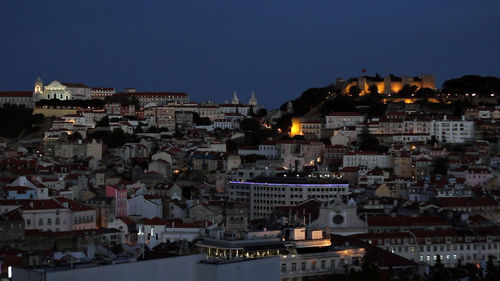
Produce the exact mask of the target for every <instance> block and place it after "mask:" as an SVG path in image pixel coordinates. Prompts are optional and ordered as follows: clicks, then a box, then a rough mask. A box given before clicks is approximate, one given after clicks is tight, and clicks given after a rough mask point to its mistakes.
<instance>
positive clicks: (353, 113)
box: [327, 112, 363, 116]
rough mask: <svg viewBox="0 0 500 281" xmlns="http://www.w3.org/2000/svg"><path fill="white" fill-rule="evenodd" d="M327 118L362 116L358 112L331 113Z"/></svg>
mask: <svg viewBox="0 0 500 281" xmlns="http://www.w3.org/2000/svg"><path fill="white" fill-rule="evenodd" d="M327 116H363V114H361V113H359V112H333V113H330V114H328V115H327Z"/></svg>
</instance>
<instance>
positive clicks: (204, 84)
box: [0, 0, 500, 108]
mask: <svg viewBox="0 0 500 281" xmlns="http://www.w3.org/2000/svg"><path fill="white" fill-rule="evenodd" d="M499 11H500V1H498V0H494V1H488V0H481V1H461V0H460V1H457V0H451V1H441V0H440V1H436V0H429V1H427V0H419V1H401V0H384V1H382V0H379V1H375V0H370V1H368V0H367V1H359V0H356V1H331V0H330V1H325V0H323V1H320V0H316V1H314V0H310V1H298V0H286V1H280V0H272V1H269V0H267V1H257V0H253V1H237V0H232V1H216V0H211V1H207V0H204V1H198V0H190V1H159V0H156V1H153V0H150V1H147V0H144V1H138V0H136V1H104V0H98V1H89V0H86V1H66V0H64V1H63V0H60V1H46V0H44V1H20V0H1V1H0V66H1V67H0V91H6V90H32V87H33V82H34V80H35V78H36V75H37V74H38V73H39V74H41V76H42V78H43V80H44V82H45V83H48V82H51V81H53V80H59V81H64V82H82V83H85V84H87V85H89V86H92V87H97V86H104V87H115V88H116V89H117V90H118V91H121V90H123V89H124V88H126V87H135V88H136V89H137V90H138V91H176V92H187V93H188V94H190V97H191V100H193V101H203V100H208V99H211V100H214V101H216V102H223V101H224V100H225V99H229V100H230V99H231V97H232V93H233V91H236V92H238V96H239V97H240V100H242V101H243V102H245V103H246V102H248V99H249V97H250V92H251V91H255V93H256V96H257V99H258V101H259V102H260V103H263V104H264V105H265V106H268V107H270V108H274V107H277V106H279V105H280V104H281V103H283V102H285V101H286V100H290V99H294V98H296V97H297V96H299V95H300V94H301V93H302V92H303V91H304V90H306V89H307V88H310V87H321V86H326V85H328V84H330V83H333V82H334V81H335V79H336V78H337V77H343V78H349V77H354V76H359V75H362V73H361V69H363V68H366V69H367V73H366V74H368V75H374V74H375V73H376V72H378V73H380V74H381V75H386V74H388V73H394V74H397V75H419V74H422V73H430V74H435V75H436V80H437V83H438V86H439V87H440V86H441V83H442V82H443V81H444V80H446V79H450V78H454V77H458V76H462V75H464V74H479V75H490V76H500V64H499V63H500V17H499Z"/></svg>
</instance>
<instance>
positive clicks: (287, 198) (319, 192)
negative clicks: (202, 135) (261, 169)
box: [227, 173, 349, 219]
mask: <svg viewBox="0 0 500 281" xmlns="http://www.w3.org/2000/svg"><path fill="white" fill-rule="evenodd" d="M297 175H299V177H297ZM348 190H349V185H348V184H347V183H345V182H344V181H338V180H333V179H324V178H309V177H304V175H300V174H293V173H290V174H283V175H282V176H279V177H257V178H254V179H252V180H248V181H230V182H228V184H227V192H228V197H229V199H230V200H233V201H240V202H245V203H247V204H248V206H249V213H250V219H256V218H263V217H267V216H269V215H271V213H272V212H273V211H274V208H275V207H277V206H290V205H295V204H298V203H299V202H302V201H304V200H307V199H310V198H316V199H318V200H320V201H328V200H332V199H334V198H337V197H339V196H343V195H347V194H348Z"/></svg>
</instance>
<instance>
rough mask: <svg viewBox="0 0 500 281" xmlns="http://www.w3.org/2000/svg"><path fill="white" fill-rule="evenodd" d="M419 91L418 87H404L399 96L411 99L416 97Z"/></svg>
mask: <svg viewBox="0 0 500 281" xmlns="http://www.w3.org/2000/svg"><path fill="white" fill-rule="evenodd" d="M417 89H418V88H417V86H410V85H404V86H403V88H402V89H401V90H399V92H398V96H400V97H411V96H412V95H415V93H416V92H417Z"/></svg>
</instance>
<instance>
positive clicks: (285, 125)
mask: <svg viewBox="0 0 500 281" xmlns="http://www.w3.org/2000/svg"><path fill="white" fill-rule="evenodd" d="M276 127H277V128H278V129H281V132H283V133H287V132H290V128H291V127H292V118H291V117H290V115H288V114H287V115H283V116H281V117H280V118H278V120H276Z"/></svg>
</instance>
